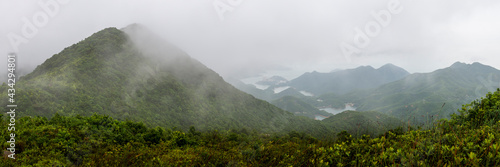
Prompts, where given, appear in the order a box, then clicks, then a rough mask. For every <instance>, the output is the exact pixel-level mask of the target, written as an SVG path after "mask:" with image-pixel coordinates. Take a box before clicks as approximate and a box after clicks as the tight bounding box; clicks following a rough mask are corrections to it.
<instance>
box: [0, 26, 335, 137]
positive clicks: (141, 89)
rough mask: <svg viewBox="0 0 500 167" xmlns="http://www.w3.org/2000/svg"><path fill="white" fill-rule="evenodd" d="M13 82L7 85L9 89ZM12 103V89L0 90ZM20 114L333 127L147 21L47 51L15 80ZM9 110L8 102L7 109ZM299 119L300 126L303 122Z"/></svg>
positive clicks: (206, 126)
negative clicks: (260, 94)
mask: <svg viewBox="0 0 500 167" xmlns="http://www.w3.org/2000/svg"><path fill="white" fill-rule="evenodd" d="M7 87H8V86H7V85H3V86H2V87H1V88H0V89H1V91H2V92H5V91H6V89H7ZM0 96H1V99H3V100H2V102H1V104H2V105H4V106H5V105H6V102H7V100H6V99H7V98H8V97H7V94H6V93H5V94H1V95H0ZM16 100H17V104H18V106H19V107H18V110H19V111H21V112H19V113H18V116H19V117H22V116H43V117H48V118H50V117H52V116H53V115H54V114H56V113H59V114H60V115H63V116H76V115H81V116H91V115H92V114H93V113H97V114H99V115H109V116H110V117H112V118H115V119H118V120H132V121H139V122H143V123H144V124H146V125H147V126H149V127H155V126H161V127H164V128H172V127H177V128H179V129H183V130H187V129H188V128H189V127H190V126H194V127H196V128H197V129H200V130H203V131H208V130H230V129H241V128H248V129H249V130H250V129H251V130H257V131H259V132H267V133H273V132H281V131H290V130H297V131H307V132H311V133H313V134H314V135H319V136H321V135H325V134H329V133H333V132H332V131H331V130H330V129H331V128H327V127H325V126H323V125H322V124H320V123H319V122H316V121H314V120H306V119H303V118H297V117H295V116H294V115H293V114H291V113H289V112H286V111H283V110H281V109H279V108H277V107H275V106H273V105H271V104H269V103H268V102H265V101H262V100H259V99H256V98H254V97H252V96H250V95H248V94H246V93H243V92H241V91H240V90H237V89H236V88H234V87H233V86H231V85H230V84H228V83H226V82H225V81H224V80H223V79H222V77H220V76H219V75H218V74H217V73H215V72H214V71H212V70H211V69H209V68H207V67H206V66H204V65H203V64H201V63H200V62H198V61H196V60H194V59H192V58H191V57H189V56H188V55H187V54H186V53H184V52H183V51H181V50H180V49H178V48H176V47H174V46H172V45H170V44H168V42H166V41H164V40H162V39H160V38H158V37H157V35H155V34H153V33H151V32H150V31H149V30H147V29H146V28H145V27H143V26H141V25H136V24H134V25H131V26H128V27H126V28H124V29H122V30H119V29H116V28H107V29H104V30H102V31H99V32H97V33H95V34H93V35H91V36H90V37H88V38H86V39H84V40H82V41H80V42H78V43H77V44H74V45H72V46H70V47H67V48H65V49H64V50H63V51H61V52H60V53H58V54H55V55H53V56H52V57H51V58H49V59H47V60H46V61H45V62H44V63H43V64H41V65H39V66H38V67H37V68H36V69H35V70H34V71H33V72H32V73H30V74H28V75H26V76H24V77H21V78H20V79H19V80H18V82H17V84H16ZM0 110H1V111H2V112H5V110H6V109H5V108H2V109H0ZM298 127H300V128H298Z"/></svg>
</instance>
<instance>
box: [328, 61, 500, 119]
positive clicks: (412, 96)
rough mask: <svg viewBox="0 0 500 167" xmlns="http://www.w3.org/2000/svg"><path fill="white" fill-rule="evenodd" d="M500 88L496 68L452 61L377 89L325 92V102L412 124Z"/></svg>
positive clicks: (452, 110)
mask: <svg viewBox="0 0 500 167" xmlns="http://www.w3.org/2000/svg"><path fill="white" fill-rule="evenodd" d="M499 87H500V71H499V70H497V69H495V68H493V67H490V66H486V65H483V64H480V63H473V64H465V63H459V62H457V63H455V64H453V65H452V66H450V67H448V68H444V69H440V70H436V71H434V72H431V73H423V74H421V73H418V74H411V75H409V76H407V77H405V78H404V79H401V80H398V81H395V82H392V83H389V84H385V85H382V86H380V87H378V88H375V89H371V90H366V91H355V92H352V93H349V94H346V95H343V96H337V95H330V96H329V95H325V96H323V97H320V98H322V99H324V101H325V102H327V103H328V102H332V101H339V100H340V101H346V100H349V101H351V102H353V103H355V104H356V106H357V107H358V110H362V111H368V110H370V111H380V112H383V113H387V114H390V115H393V116H396V117H398V118H401V119H405V120H412V119H413V120H414V121H415V122H416V123H425V122H426V121H428V120H429V119H430V118H429V117H432V118H433V119H438V118H448V117H449V115H450V114H451V113H454V112H456V110H457V109H459V108H460V107H461V105H462V104H466V103H468V102H470V101H473V100H474V99H477V98H480V97H481V96H483V95H484V94H486V93H487V92H492V91H495V90H496V89H497V88H499Z"/></svg>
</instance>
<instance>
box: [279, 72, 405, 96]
mask: <svg viewBox="0 0 500 167" xmlns="http://www.w3.org/2000/svg"><path fill="white" fill-rule="evenodd" d="M407 75H409V73H408V72H407V71H406V70H404V69H403V68H400V67H397V66H395V65H392V64H386V65H384V66H382V67H380V68H379V69H374V68H373V67H371V66H362V67H358V68H355V69H349V70H341V71H336V72H330V73H319V72H312V73H305V74H303V75H302V76H300V77H298V78H295V79H293V80H291V81H290V84H289V85H290V86H292V87H294V88H296V89H298V90H303V91H307V92H311V93H313V94H315V95H321V94H326V93H335V94H345V93H349V92H351V91H353V90H360V89H369V88H375V87H378V86H381V85H383V84H386V83H389V82H392V81H396V80H399V79H402V78H404V77H406V76H407Z"/></svg>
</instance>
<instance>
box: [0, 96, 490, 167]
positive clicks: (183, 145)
mask: <svg viewBox="0 0 500 167" xmlns="http://www.w3.org/2000/svg"><path fill="white" fill-rule="evenodd" d="M348 114H349V113H348ZM7 121H8V119H6V118H4V115H0V128H2V129H6V128H7ZM16 127H17V129H18V130H17V131H16V133H17V134H18V137H17V138H16V146H17V148H16V154H15V157H16V159H15V160H14V159H10V158H0V165H2V166H134V167H135V166H138V167H139V166H140V167H142V166H498V165H500V142H499V141H500V89H498V90H497V91H496V92H494V93H489V94H487V95H486V97H485V98H482V99H480V100H477V101H473V102H472V103H470V104H467V105H464V106H463V108H462V109H461V110H460V111H459V114H458V115H453V116H452V118H451V119H450V120H441V121H439V122H436V123H435V124H434V126H432V127H431V128H429V129H427V130H414V129H413V128H412V127H405V128H398V129H394V130H389V131H387V132H386V133H384V134H383V135H381V136H379V137H376V138H370V136H368V135H363V136H361V137H359V138H356V137H353V136H352V135H351V134H349V133H347V132H341V133H339V134H338V135H337V137H336V139H335V140H333V141H332V140H329V139H324V138H322V139H315V138H312V137H310V136H309V135H307V134H306V133H297V132H294V131H291V132H289V133H288V134H286V135H280V136H269V135H268V134H259V133H255V132H249V131H246V130H235V131H228V132H222V133H221V132H218V131H211V132H199V131H197V130H196V129H194V128H191V129H189V131H179V130H171V129H166V130H165V129H163V128H148V127H147V126H145V125H144V124H142V123H136V122H131V121H125V122H124V121H117V120H115V119H112V118H110V117H107V116H100V115H92V116H90V117H81V116H76V117H66V116H59V115H55V116H54V117H52V118H51V119H47V118H45V117H23V118H21V119H20V121H19V123H17V125H16ZM406 129H408V130H406ZM6 132H7V131H0V136H3V139H5V140H6V141H7V140H9V135H8V134H7V133H6ZM3 143H4V144H3V145H2V149H3V150H6V148H7V147H8V145H9V143H7V142H3ZM8 154H9V153H8V152H7V151H5V152H4V156H7V155H8Z"/></svg>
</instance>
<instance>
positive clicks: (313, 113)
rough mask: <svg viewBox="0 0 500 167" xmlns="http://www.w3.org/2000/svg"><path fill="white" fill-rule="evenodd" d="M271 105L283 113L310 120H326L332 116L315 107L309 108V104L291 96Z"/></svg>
mask: <svg viewBox="0 0 500 167" xmlns="http://www.w3.org/2000/svg"><path fill="white" fill-rule="evenodd" d="M271 104H274V105H275V106H277V107H279V108H281V109H283V110H285V111H289V112H291V113H294V114H295V115H297V116H306V117H309V118H311V119H316V118H317V117H323V118H326V117H329V116H332V114H330V113H328V112H326V111H322V110H319V109H317V108H316V107H314V106H311V105H310V104H308V103H306V102H304V101H302V100H301V99H299V98H296V97H293V96H285V97H283V98H280V99H278V100H274V101H273V102H271Z"/></svg>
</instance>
